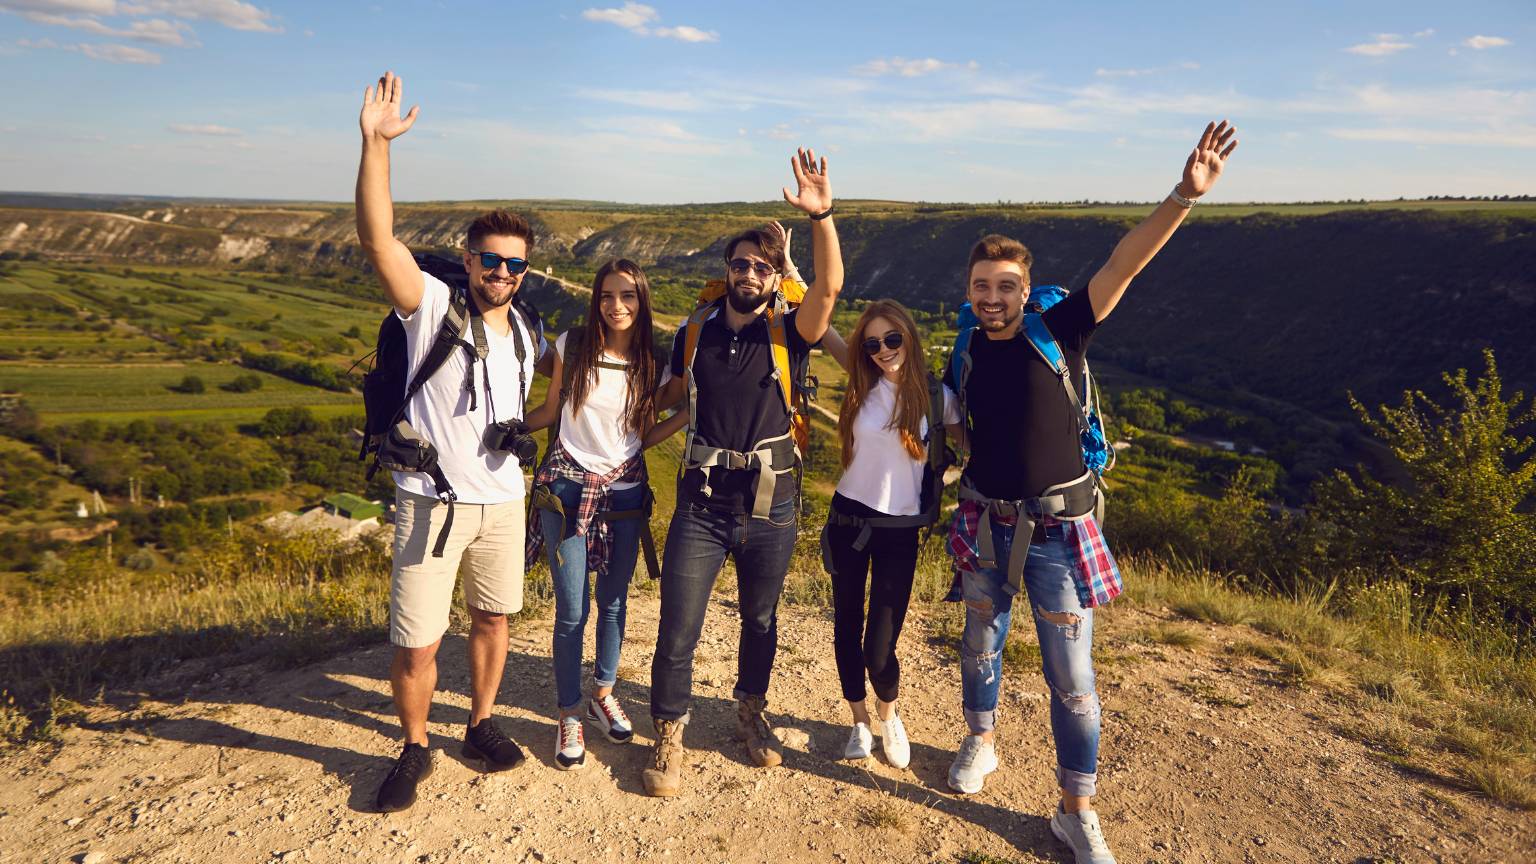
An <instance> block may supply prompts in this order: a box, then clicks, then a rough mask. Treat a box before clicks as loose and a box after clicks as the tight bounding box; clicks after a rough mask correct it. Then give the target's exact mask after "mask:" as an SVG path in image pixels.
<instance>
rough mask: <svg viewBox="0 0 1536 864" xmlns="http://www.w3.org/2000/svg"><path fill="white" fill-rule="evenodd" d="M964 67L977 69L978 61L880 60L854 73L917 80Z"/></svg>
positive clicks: (932, 59) (863, 66) (893, 58)
mask: <svg viewBox="0 0 1536 864" xmlns="http://www.w3.org/2000/svg"><path fill="white" fill-rule="evenodd" d="M961 66H964V67H965V68H968V69H975V68H976V61H974V60H972V61H971V62H970V63H965V64H961V63H946V62H945V61H943V60H936V59H934V58H932V57H925V58H923V59H921V60H908V59H906V58H905V57H890V58H884V57H882V58H879V59H876V60H871V61H869V62H868V63H864V64H862V65H860V66H858V67H857V68H855V69H854V70H853V71H854V72H856V73H858V74H860V75H900V76H901V77H903V78H917V77H919V76H922V75H928V74H931V73H933V72H938V71H940V70H943V69H958V68H960V67H961Z"/></svg>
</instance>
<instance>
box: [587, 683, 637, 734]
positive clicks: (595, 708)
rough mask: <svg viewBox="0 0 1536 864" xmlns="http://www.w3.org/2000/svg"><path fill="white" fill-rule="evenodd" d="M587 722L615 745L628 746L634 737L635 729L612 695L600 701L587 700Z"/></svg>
mask: <svg viewBox="0 0 1536 864" xmlns="http://www.w3.org/2000/svg"><path fill="white" fill-rule="evenodd" d="M587 720H589V721H591V723H592V725H594V726H596V727H597V728H598V730H599V731H600V732H602V733H603V736H604V737H606V738H607V739H608V740H609V741H612V742H613V743H615V744H628V743H629V742H630V741H631V740H632V739H633V738H634V737H635V727H634V726H633V725H632V724H631V723H630V722H629V715H628V714H625V713H624V708H623V706H621V705H619V700H618V699H615V698H614V696H613V694H612V693H609V694H608V695H607V696H604V697H603V698H601V699H588V700H587Z"/></svg>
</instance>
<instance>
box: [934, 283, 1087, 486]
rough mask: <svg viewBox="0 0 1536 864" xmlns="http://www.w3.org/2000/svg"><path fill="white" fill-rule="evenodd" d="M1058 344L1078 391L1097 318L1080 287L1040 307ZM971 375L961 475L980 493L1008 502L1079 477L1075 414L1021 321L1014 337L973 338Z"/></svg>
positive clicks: (1080, 462) (1079, 445)
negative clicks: (967, 450) (966, 455)
mask: <svg viewBox="0 0 1536 864" xmlns="http://www.w3.org/2000/svg"><path fill="white" fill-rule="evenodd" d="M1043 317H1044V318H1045V326H1046V327H1047V328H1049V329H1050V331H1051V335H1053V336H1055V337H1056V342H1057V344H1058V345H1060V346H1061V353H1062V355H1063V356H1064V358H1065V359H1066V362H1067V369H1068V372H1069V374H1070V376H1071V378H1072V386H1073V387H1075V388H1077V392H1078V393H1082V392H1083V357H1084V355H1085V353H1086V352H1087V350H1088V343H1089V342H1090V341H1091V340H1092V339H1093V333H1094V330H1095V328H1097V326H1098V324H1097V322H1095V321H1094V317H1093V305H1092V304H1091V303H1090V302H1089V300H1088V291H1087V290H1086V289H1081V290H1078V291H1074V292H1072V293H1071V294H1069V295H1067V297H1066V298H1065V299H1063V300H1062V301H1061V302H1059V303H1057V304H1056V305H1055V306H1052V307H1051V308H1049V309H1047V310H1046V311H1045V313H1044V316H1043ZM970 347H971V377H970V379H969V380H968V381H967V382H966V385H965V390H966V393H965V407H966V411H967V412H968V413H969V414H970V425H971V458H970V462H969V463H967V465H966V467H965V475H966V477H968V478H969V479H970V480H971V482H972V483H973V484H974V485H975V487H976V489H977V490H978V491H980V492H981V494H983V495H985V496H987V497H988V498H1002V499H1006V500H1009V501H1014V500H1018V499H1021V498H1033V497H1035V496H1037V495H1039V494H1040V493H1041V492H1044V491H1045V490H1046V489H1047V488H1048V487H1051V486H1055V485H1056V484H1058V483H1066V482H1068V481H1071V480H1075V479H1077V478H1078V477H1080V476H1082V473H1083V470H1084V467H1083V451H1082V443H1081V439H1080V438H1079V434H1078V432H1079V430H1078V418H1077V413H1076V411H1075V410H1074V409H1073V407H1072V403H1071V402H1070V401H1069V400H1068V398H1067V393H1066V389H1065V388H1063V387H1062V386H1061V379H1060V378H1058V377H1056V373H1055V372H1054V371H1052V369H1051V367H1050V366H1048V365H1047V364H1046V362H1045V360H1044V359H1043V358H1041V356H1040V355H1039V353H1037V352H1036V351H1035V349H1034V346H1032V345H1030V344H1029V337H1028V336H1027V335H1025V332H1024V327H1023V324H1022V322H1021V323H1020V326H1019V331H1018V335H1017V336H1016V337H1015V338H1013V339H989V338H987V335H986V334H985V333H984V332H980V331H978V332H977V333H975V334H973V335H972V336H971V346H970Z"/></svg>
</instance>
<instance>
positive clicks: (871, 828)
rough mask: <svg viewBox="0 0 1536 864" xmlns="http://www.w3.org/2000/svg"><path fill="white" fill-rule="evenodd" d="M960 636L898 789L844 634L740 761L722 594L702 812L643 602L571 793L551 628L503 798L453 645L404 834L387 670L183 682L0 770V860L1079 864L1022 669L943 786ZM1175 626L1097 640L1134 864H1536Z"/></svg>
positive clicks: (779, 691) (908, 641)
mask: <svg viewBox="0 0 1536 864" xmlns="http://www.w3.org/2000/svg"><path fill="white" fill-rule="evenodd" d="M956 611H957V610H955V609H953V608H952V607H930V608H927V609H920V610H915V611H914V616H913V618H912V619H911V620H910V623H909V626H908V630H907V632H906V634H905V635H904V636H903V639H902V646H901V647H902V657H903V664H904V680H903V682H902V687H903V691H902V692H903V696H902V700H901V706H902V713H903V715H904V717H905V718H906V724H907V728H908V731H909V734H910V736H911V738H912V743H913V748H912V749H913V758H912V764H911V766H910V768H908V769H907V770H901V771H898V770H895V769H893V768H891V767H890V766H888V765H886V764H884V763H883V762H881V761H879V760H878V757H877V758H876V759H871V760H868V761H866V762H864V763H860V764H850V763H847V762H842V761H838V759H837V755H838V754H839V753H840V752H841V749H842V745H843V742H844V740H845V738H846V735H847V726H846V723H847V717H846V710H845V708H844V706H843V704H842V703H841V701H840V697H839V692H838V687H837V676H836V672H835V670H834V666H833V661H832V652H831V638H832V635H831V634H832V625H831V616H830V613H829V612H828V611H825V610H819V609H810V608H806V607H787V608H785V609H784V610H783V612H782V615H781V623H780V632H781V641H782V648H781V652H780V655H779V662H778V665H777V668H776V672H775V679H774V684H773V689H772V692H771V694H770V700H771V703H770V714H771V716H772V717H773V719H774V722H775V723H776V724H777V725H778V727H779V729H780V734H781V736H782V737H783V739H784V741H785V744H786V755H785V761H784V764H783V765H782V766H781V767H778V768H773V769H767V770H764V769H758V768H755V767H753V766H752V765H751V764H750V763H749V762H747V761H746V758H745V754H744V753H743V751H742V748H741V745H740V744H739V743H737V742H736V741H735V740H733V730H734V710H733V707H732V703H731V702H730V692H731V687H732V683H733V677H734V668H735V661H734V656H735V653H734V652H735V641H736V630H735V626H734V617H733V616H734V606H733V604H732V602H731V598H730V596H729V595H728V594H724V595H722V596H720V597H719V598H718V599H717V602H716V605H715V607H714V608H712V609H711V612H710V616H709V619H708V623H707V625H706V629H705V634H704V640H703V644H702V645H701V647H700V651H699V660H698V667H697V678H698V687H697V691H696V694H695V696H696V699H695V708H694V712H693V717H694V720H693V723H692V724H691V725H690V726H689V727H688V730H687V735H686V739H685V740H686V744H687V745H688V747H689V749H690V761H691V764H690V765H689V767H688V769H687V770H686V771H685V775H684V777H685V784H686V786H685V790H684V792H683V794H682V795H681V796H680V797H678V798H675V799H672V800H655V799H650V798H647V797H645V796H644V795H643V794H642V793H641V786H640V771H641V769H642V767H643V766H644V765H645V764H646V761H647V755H648V752H649V748H648V746H647V745H648V744H649V741H650V734H651V728H650V723H649V720H648V718H647V711H646V705H647V698H648V690H649V688H648V672H647V670H648V668H649V661H650V647H651V642H652V641H653V637H654V634H655V629H656V615H657V604H656V601H655V598H654V596H653V595H651V594H646V593H637V594H636V595H635V597H634V600H633V601H632V605H631V609H630V621H629V633H630V635H631V637H632V638H631V641H630V644H629V645H628V646H626V649H625V652H624V660H623V665H622V667H621V671H620V677H621V681H620V684H619V688H618V693H619V695H620V697H621V698H622V699H623V701H624V703H625V704H626V706H627V707H628V709H629V711H630V713H631V714H632V715H633V716H634V717H635V719H636V721H637V726H638V728H639V733H640V734H639V737H640V739H641V740H640V741H639V742H637V743H635V744H631V745H628V746H616V745H611V744H609V743H608V742H606V741H604V740H600V739H597V740H592V741H590V742H589V744H590V751H589V757H588V764H587V766H586V768H585V769H584V770H581V771H577V772H562V771H558V770H556V769H555V767H554V762H553V758H552V751H553V741H554V736H555V724H554V720H553V716H554V701H555V700H554V688H553V681H552V677H551V672H550V664H549V638H548V623H547V622H525V623H523V624H522V625H520V626H519V627H518V628H517V630H516V632H515V633H514V635H513V640H512V652H511V656H510V657H509V662H508V666H507V672H506V679H505V680H506V684H505V686H504V688H503V694H502V700H501V701H502V707H501V708H500V709H499V711H498V714H499V716H500V717H501V718H502V724H503V727H504V728H505V729H506V730H507V731H508V732H509V733H510V734H511V735H513V736H514V737H515V738H516V739H518V740H519V741H521V742H522V743H523V744H524V745H525V746H527V747H529V748H530V751H531V758H530V759H529V761H528V762H527V763H525V764H524V765H523V766H521V767H520V768H518V769H515V770H513V771H509V772H505V773H499V774H483V773H481V772H480V771H479V770H477V769H476V767H474V766H472V765H470V764H466V763H465V762H464V761H463V760H461V758H460V757H459V755H458V750H459V741H460V738H461V736H462V731H463V724H464V722H465V719H466V717H467V711H468V704H469V703H468V697H467V687H468V681H467V675H466V667H465V662H464V643H463V639H462V637H459V636H451V637H449V638H448V639H447V640H446V642H445V644H444V648H443V652H442V657H441V664H442V665H441V680H440V686H441V688H442V689H441V692H440V693H439V695H438V698H437V702H436V705H435V707H434V709H433V715H432V720H433V721H434V722H433V725H432V727H431V731H432V744H433V747H434V749H435V757H436V771H435V773H434V774H433V775H432V777H431V778H430V779H428V780H427V781H426V783H425V784H424V786H423V791H422V797H421V800H420V801H419V802H418V803H417V805H416V807H415V808H414V809H413V810H411V811H409V812H406V813H399V814H393V815H379V814H375V813H372V812H370V806H371V802H372V799H373V795H374V791H375V788H376V786H377V785H378V783H379V781H380V780H381V779H382V777H383V776H384V773H385V772H386V771H387V770H388V767H389V764H390V759H391V758H392V757H393V756H394V754H395V753H396V751H397V747H398V744H397V741H396V728H397V727H396V722H395V719H394V715H393V709H392V706H391V702H390V698H389V685H388V681H387V679H386V678H385V677H384V673H385V670H386V666H387V663H388V657H389V649H388V647H387V646H384V645H380V646H378V647H375V648H370V649H366V650H361V651H354V652H351V653H345V654H341V655H339V656H335V657H333V658H331V659H327V660H324V661H321V662H318V663H314V664H312V665H309V666H305V667H302V668H298V669H292V670H287V671H282V672H273V671H271V670H270V669H269V668H268V667H267V666H266V665H264V664H253V665H247V666H242V667H235V668H217V667H214V666H199V667H198V668H196V669H192V668H184V669H183V670H182V671H181V672H179V673H178V674H177V675H174V676H169V677H167V678H165V679H162V680H159V681H155V682H150V683H149V684H147V685H144V686H142V687H138V688H136V689H137V690H138V691H139V693H138V696H137V698H133V699H127V700H115V702H114V705H113V706H110V707H107V706H103V707H97V708H93V709H91V711H90V712H89V716H88V717H87V718H86V719H85V720H84V721H83V722H82V723H80V724H78V725H73V726H70V727H67V728H64V729H62V730H61V731H60V732H59V734H58V737H57V739H56V740H55V741H53V742H49V743H42V744H36V745H33V746H31V747H29V748H27V749H24V750H11V751H6V752H4V753H3V755H0V862H7V864H9V862H18V864H19V862H65V861H90V862H108V861H153V862H199V864H202V862H207V861H215V862H230V864H235V862H247V861H283V862H296V861H309V862H342V861H348V862H350V861H366V862H449V861H453V862H471V861H498V862H500V861H506V862H522V861H548V862H555V861H559V862H564V861H635V860H646V861H678V862H684V861H686V862H694V861H763V862H781V861H798V862H820V861H828V862H864V861H873V862H906V861H946V862H957V861H972V862H989V864H1005V862H1020V864H1023V862H1061V861H1068V860H1070V859H1068V858H1067V857H1065V851H1064V849H1063V848H1062V847H1061V845H1060V844H1058V843H1057V842H1056V841H1055V840H1054V839H1053V838H1052V837H1051V834H1050V830H1049V828H1048V827H1047V823H1046V818H1045V816H1044V815H1043V814H1046V813H1047V812H1048V810H1049V808H1050V806H1051V804H1052V795H1053V788H1052V787H1053V783H1052V764H1053V758H1052V750H1051V744H1050V735H1049V730H1048V725H1047V708H1048V706H1047V703H1046V698H1047V697H1046V690H1045V685H1044V683H1043V681H1042V680H1041V678H1040V676H1039V672H1038V669H1036V668H1029V666H1028V662H1027V657H1028V656H1029V651H1028V649H1029V646H1028V645H1023V646H1020V649H1021V650H1020V652H1019V655H1022V656H1023V657H1024V658H1026V659H1023V660H1017V661H1016V662H1015V663H1014V667H1013V668H1012V669H1011V670H1007V671H1005V677H1006V680H1005V695H1004V699H1003V704H1002V706H1001V717H1000V729H999V733H998V739H999V755H1000V758H1001V761H1002V767H1001V769H1000V770H999V771H998V772H997V773H996V774H994V775H993V776H992V777H990V778H989V780H988V783H987V787H986V788H985V789H984V790H983V791H982V792H981V793H980V794H978V795H975V796H970V797H964V796H958V795H955V794H952V793H950V792H949V791H948V790H947V788H946V786H945V776H946V771H947V768H948V765H949V762H950V759H951V758H952V756H953V753H954V749H955V747H956V746H957V745H958V743H959V740H960V736H961V734H962V732H963V730H962V726H961V723H960V712H959V670H958V668H957V666H956V657H955V652H954V649H953V647H952V642H953V640H952V638H946V637H944V636H941V635H939V634H941V633H943V632H946V631H947V630H948V629H949V628H952V626H953V616H954V615H955V614H956ZM1169 617H1171V616H1169V615H1168V613H1166V612H1162V611H1159V610H1140V609H1134V608H1130V607H1126V608H1117V609H1113V610H1112V612H1111V614H1109V615H1106V616H1105V617H1104V618H1103V619H1102V621H1101V624H1100V628H1099V629H1100V633H1099V634H1098V636H1099V639H1100V645H1099V646H1098V647H1099V651H1098V653H1099V654H1100V656H1101V659H1102V662H1101V693H1102V698H1103V703H1104V711H1105V714H1104V739H1103V746H1102V761H1101V767H1100V786H1101V791H1102V795H1101V797H1100V798H1099V799H1098V809H1099V811H1100V813H1101V814H1102V816H1103V819H1104V824H1105V826H1106V833H1107V835H1108V837H1109V839H1110V842H1111V844H1112V845H1113V847H1114V849H1115V851H1116V853H1117V855H1118V857H1119V859H1120V861H1122V862H1138V864H1139V862H1161V864H1173V862H1189V864H1193V862H1248V861H1253V862H1259V861H1275V862H1314V861H1315V862H1356V864H1359V862H1399V861H1401V862H1417V861H1437V862H1438V861H1457V862H1460V861H1477V862H1493V861H1508V862H1517V861H1532V860H1536V829H1533V819H1532V817H1531V815H1530V814H1527V813H1523V812H1520V811H1514V810H1509V809H1507V808H1504V807H1501V806H1498V805H1496V804H1493V803H1490V802H1488V801H1487V800H1485V799H1482V798H1480V797H1477V796H1475V795H1472V794H1470V793H1467V792H1464V791H1461V790H1458V789H1456V788H1452V787H1449V786H1446V785H1443V784H1440V783H1437V782H1436V781H1434V780H1432V779H1429V778H1425V777H1422V776H1419V775H1414V774H1405V773H1402V772H1400V771H1399V770H1398V769H1395V768H1393V767H1391V765H1390V764H1388V763H1387V762H1386V761H1385V760H1383V759H1382V758H1381V757H1380V756H1379V755H1377V754H1376V753H1374V752H1373V751H1372V750H1371V749H1370V748H1369V747H1368V746H1367V745H1366V744H1364V743H1361V742H1360V741H1359V740H1357V738H1358V737H1359V736H1358V735H1355V734H1351V731H1350V730H1351V729H1353V728H1355V724H1354V721H1355V720H1356V719H1357V718H1356V715H1357V711H1358V710H1359V706H1358V705H1356V704H1351V700H1350V699H1348V698H1343V697H1339V696H1334V697H1332V698H1326V697H1324V696H1322V695H1319V694H1315V693H1309V692H1305V691H1302V690H1298V689H1296V688H1293V687H1286V686H1284V685H1283V684H1281V683H1280V682H1279V681H1278V679H1277V676H1276V675H1275V670H1274V669H1273V667H1272V665H1271V664H1270V663H1269V662H1268V661H1265V660H1263V659H1259V658H1254V657H1244V656H1236V655H1234V654H1233V653H1231V652H1228V651H1226V650H1224V646H1227V645H1230V644H1232V643H1233V642H1234V641H1235V640H1237V639H1239V638H1241V639H1252V638H1253V634H1252V632H1251V631H1243V632H1239V631H1238V630H1237V629H1235V628H1221V627H1208V626H1203V625H1202V626H1200V627H1199V628H1198V629H1199V630H1200V632H1201V635H1202V636H1204V637H1205V638H1204V639H1203V640H1202V641H1201V642H1200V643H1199V644H1196V645H1193V646H1190V647H1176V646H1175V645H1171V644H1157V643H1156V641H1155V640H1151V641H1148V640H1146V639H1140V638H1135V636H1134V634H1137V633H1141V632H1145V631H1146V630H1147V628H1149V627H1156V626H1158V625H1159V624H1160V622H1161V621H1162V620H1163V619H1166V618H1169ZM588 638H589V639H590V633H589V637H588ZM589 650H590V649H589ZM1019 655H1016V656H1019ZM190 665H191V664H189V667H190ZM1360 698H1361V699H1363V698H1364V697H1360ZM877 731H878V730H877ZM593 737H594V739H596V736H593ZM877 751H878V747H877Z"/></svg>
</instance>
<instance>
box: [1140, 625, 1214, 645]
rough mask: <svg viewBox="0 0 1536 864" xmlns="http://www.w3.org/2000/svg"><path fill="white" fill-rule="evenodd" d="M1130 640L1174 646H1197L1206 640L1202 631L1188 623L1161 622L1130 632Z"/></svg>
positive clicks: (1146, 643) (1144, 643)
mask: <svg viewBox="0 0 1536 864" xmlns="http://www.w3.org/2000/svg"><path fill="white" fill-rule="evenodd" d="M1131 641H1132V642H1137V643H1140V644H1142V645H1169V646H1172V647H1175V648H1197V647H1199V646H1202V645H1204V644H1205V643H1206V642H1207V641H1208V640H1207V638H1206V635H1205V634H1204V633H1201V632H1200V631H1199V630H1197V629H1195V628H1194V627H1191V626H1189V625H1188V624H1177V623H1172V622H1163V623H1159V624H1153V625H1151V626H1149V627H1143V628H1141V629H1140V630H1137V631H1136V632H1135V633H1133V634H1131Z"/></svg>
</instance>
